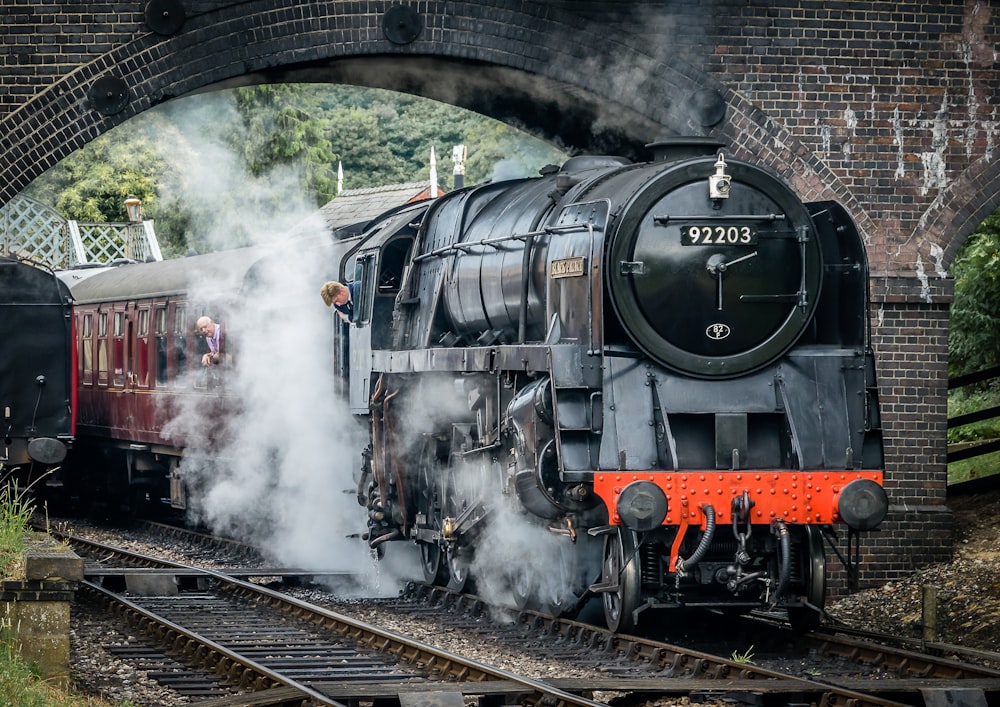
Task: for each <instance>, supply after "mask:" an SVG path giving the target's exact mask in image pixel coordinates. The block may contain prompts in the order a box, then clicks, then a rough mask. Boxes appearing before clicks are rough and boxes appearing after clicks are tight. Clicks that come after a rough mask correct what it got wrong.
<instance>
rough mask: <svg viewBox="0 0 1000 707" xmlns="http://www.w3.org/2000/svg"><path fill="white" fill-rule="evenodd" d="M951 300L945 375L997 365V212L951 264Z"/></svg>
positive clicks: (999, 248)
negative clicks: (953, 291) (952, 278)
mask: <svg viewBox="0 0 1000 707" xmlns="http://www.w3.org/2000/svg"><path fill="white" fill-rule="evenodd" d="M951 273H952V275H953V276H954V278H955V300H954V302H953V303H952V305H951V334H950V337H949V339H948V374H949V375H950V376H957V375H961V374H963V373H970V372H973V371H978V370H982V369H983V368H988V367H990V366H996V365H997V364H1000V214H997V213H994V214H992V215H990V216H989V217H987V218H986V219H985V220H984V221H983V222H982V224H980V226H979V228H978V229H977V230H976V232H975V233H974V234H973V235H972V236H971V237H970V238H969V240H968V241H966V243H965V244H964V245H963V246H962V249H961V250H960V251H959V252H958V254H957V255H956V256H955V260H954V262H952V264H951Z"/></svg>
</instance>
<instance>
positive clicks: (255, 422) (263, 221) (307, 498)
mask: <svg viewBox="0 0 1000 707" xmlns="http://www.w3.org/2000/svg"><path fill="white" fill-rule="evenodd" d="M188 101H191V104H190V105H187V102H188ZM184 102H185V104H186V105H185V106H184V110H183V111H180V110H177V111H175V112H174V116H173V121H174V122H175V123H176V124H177V125H178V129H179V131H180V132H181V133H182V134H183V135H184V136H185V138H186V140H185V144H186V147H185V148H184V149H183V152H182V154H185V155H188V156H189V157H190V160H189V164H188V166H187V168H186V174H187V178H186V181H185V183H184V185H182V188H183V189H185V190H188V192H187V193H183V194H179V195H174V196H176V197H179V198H184V199H193V200H196V201H198V202H206V201H208V200H212V199H221V201H222V202H223V203H232V202H233V201H234V200H236V201H238V202H239V208H235V209H231V210H230V209H226V210H224V211H225V213H226V220H224V221H218V220H210V221H207V222H206V223H205V224H196V225H195V226H194V228H195V229H196V230H198V232H199V236H202V235H203V236H204V237H205V239H206V241H207V243H209V244H210V245H211V247H212V248H213V249H215V250H219V249H223V248H225V247H226V246H232V245H233V242H232V240H231V239H232V238H233V237H234V236H236V237H238V240H239V241H241V242H245V240H246V239H247V236H249V237H250V240H251V241H252V242H254V243H257V244H258V245H257V246H255V249H256V250H257V251H258V252H259V254H260V256H261V258H262V259H261V260H260V261H259V262H258V265H256V266H255V267H257V268H258V271H257V272H256V273H255V275H254V280H255V284H254V287H252V288H250V289H245V290H244V292H243V293H242V294H241V296H240V298H239V300H238V301H235V302H221V301H220V300H219V298H218V280H219V278H220V274H219V273H214V274H209V275H208V276H207V277H205V278H204V280H202V281H196V282H193V283H192V286H191V291H190V293H189V296H190V301H191V302H192V303H205V304H204V306H203V307H200V306H199V307H195V308H193V309H195V310H196V311H189V313H188V314H189V319H190V320H191V326H193V324H194V320H195V319H196V318H197V317H198V316H199V315H201V314H207V315H208V316H211V317H212V318H213V320H215V321H217V322H221V324H222V326H223V333H224V336H225V341H226V350H227V352H228V353H229V354H231V356H232V360H233V365H231V366H225V367H224V369H225V370H224V371H223V373H222V380H223V386H224V389H225V392H226V394H227V395H228V396H231V398H230V400H232V401H238V405H239V408H238V410H237V411H236V412H235V413H232V414H229V415H224V416H220V415H219V414H218V413H217V411H216V410H214V409H213V408H212V403H211V399H210V397H207V396H192V399H191V401H190V402H189V403H188V404H187V406H186V408H184V409H182V410H180V411H179V412H178V414H177V415H176V417H175V418H174V419H173V420H172V422H171V423H170V425H169V426H168V427H167V429H165V431H164V436H167V437H172V436H177V437H180V438H183V439H186V440H189V442H191V448H190V449H189V450H188V452H186V453H185V457H184V459H183V461H182V464H181V473H182V475H183V477H184V479H185V482H186V484H187V485H188V488H189V494H188V502H189V514H190V517H191V519H192V520H193V521H196V522H198V523H200V524H203V525H205V526H207V527H209V528H210V529H212V530H213V531H215V532H219V533H224V534H227V535H229V536H232V537H236V538H239V539H243V540H245V541H248V542H251V543H253V544H255V545H257V546H260V547H264V548H267V549H268V551H269V552H270V553H271V554H272V555H273V557H272V559H273V561H275V562H276V563H278V564H280V565H284V566H286V567H301V568H307V569H312V570H321V569H329V570H344V571H349V572H353V573H355V574H356V575H357V576H360V577H362V578H363V579H362V582H361V586H358V587H356V588H355V589H356V590H357V591H358V593H360V594H365V595H371V594H373V593H380V594H382V595H386V596H389V595H393V594H396V593H398V591H399V590H400V589H401V587H402V584H403V581H404V580H405V579H408V578H413V577H416V578H419V577H421V575H422V571H421V569H420V566H419V564H418V554H417V550H416V548H415V546H414V545H413V544H412V543H409V542H405V541H404V542H394V543H387V544H386V548H387V549H386V553H385V558H384V559H383V560H381V561H378V562H376V561H375V560H374V559H373V557H372V554H371V552H370V550H369V549H368V547H367V544H366V543H365V542H364V541H363V540H361V539H360V538H359V537H358V536H359V535H360V534H361V533H363V532H364V531H365V530H366V527H365V518H366V517H365V509H364V508H363V507H362V506H360V505H359V504H358V502H357V499H356V492H357V479H358V475H359V473H360V465H361V451H362V450H363V449H364V448H365V447H366V446H367V441H368V437H367V429H366V428H364V427H363V426H362V423H360V422H359V421H358V420H357V419H355V418H354V417H353V416H352V415H351V414H350V411H349V410H348V408H347V401H346V400H343V399H340V398H338V397H337V395H336V393H335V391H334V387H333V374H332V369H333V359H332V351H333V330H334V327H335V326H340V320H339V319H338V318H336V316H335V315H334V314H333V312H332V310H330V309H328V308H327V307H325V306H324V304H323V302H322V300H321V298H320V297H319V288H320V285H321V284H322V283H323V282H325V281H326V280H330V279H336V277H337V272H336V269H337V266H338V263H333V262H324V261H323V260H322V259H317V258H315V257H309V256H308V255H303V254H302V253H300V252H299V251H298V248H299V247H300V246H299V243H300V242H304V241H306V240H309V239H310V237H309V236H305V237H302V241H289V240H288V238H287V236H284V235H282V234H284V233H286V232H287V231H288V230H290V227H291V226H292V225H295V232H296V233H297V234H303V233H304V232H306V231H308V230H309V229H310V228H311V229H312V233H313V236H314V237H315V238H320V237H322V228H323V227H322V224H319V223H315V224H308V223H304V222H301V215H302V214H304V213H310V212H313V211H314V208H313V207H312V206H311V205H309V204H306V203H304V202H303V200H302V197H301V195H300V194H299V193H298V190H297V189H296V188H294V185H295V184H296V180H295V179H294V176H295V175H294V173H292V172H286V173H284V174H279V175H274V174H272V175H270V176H269V177H268V178H266V179H252V178H250V177H248V176H246V175H245V174H244V173H243V172H242V170H240V169H238V168H237V160H235V159H234V158H233V156H232V155H231V154H230V153H229V152H228V151H227V150H226V149H224V148H223V147H221V146H220V145H219V144H217V143H215V142H213V141H212V140H211V139H208V138H207V137H206V136H204V135H203V133H202V128H201V126H204V125H211V124H212V123H213V121H216V120H221V119H226V117H225V115H224V114H225V113H227V112H228V111H229V108H228V107H227V104H226V102H225V99H224V98H223V97H222V96H215V95H205V96H197V97H193V98H191V99H184ZM182 116H183V117H184V118H190V119H191V124H190V125H188V124H186V122H185V121H184V120H182ZM171 149H172V150H175V155H176V154H177V150H178V148H177V146H176V145H171ZM511 170H514V171H518V170H519V166H518V165H517V164H516V162H515V161H505V162H504V163H501V164H499V165H498V166H497V175H498V176H499V175H501V174H506V173H508V172H510V171H511ZM507 176H513V175H511V174H507ZM216 194H222V196H221V197H217V196H216ZM226 195H229V196H226ZM232 195H239V197H235V196H232ZM278 205H280V206H281V208H278ZM192 375H205V372H204V371H198V372H196V373H193V374H192ZM442 392H443V390H442V389H441V388H439V387H435V388H434V389H433V390H431V391H428V390H423V391H422V392H421V391H415V392H414V391H411V395H413V396H414V398H412V399H411V403H412V405H410V406H409V408H408V409H409V410H410V411H411V412H412V413H413V415H414V416H415V417H413V418H411V419H409V420H408V421H405V422H403V423H401V425H400V426H401V427H403V428H404V430H407V431H410V432H411V434H412V436H411V438H410V439H409V440H408V441H406V442H404V445H403V446H404V448H405V449H408V450H416V449H419V445H420V435H421V434H423V433H427V432H429V431H436V430H441V429H448V421H451V420H455V419H461V417H462V416H463V415H467V414H468V406H467V401H466V400H465V398H464V396H463V394H462V393H461V391H460V390H457V389H456V390H454V391H452V393H453V394H442ZM449 401H450V405H455V404H460V408H459V409H458V410H456V409H447V408H446V407H445V406H446V405H448V404H449ZM432 404H433V405H434V406H435V407H439V408H440V409H431V407H430V406H431V405H432ZM442 426H444V427H442ZM462 471H466V472H467V473H461V474H460V477H462V478H466V479H468V480H469V482H470V483H472V484H474V485H475V486H476V490H477V491H480V492H483V493H484V496H483V497H485V498H486V499H487V500H488V501H489V502H491V504H494V505H493V508H492V510H491V514H490V522H489V523H488V524H487V526H486V528H485V530H484V531H483V533H484V534H483V536H482V537H481V538H480V543H479V549H478V550H477V551H476V553H475V556H474V558H473V559H472V565H471V568H472V573H473V576H474V577H475V578H476V588H477V590H478V591H479V592H480V593H482V594H483V595H484V596H487V597H488V598H491V599H493V600H495V601H498V602H509V601H510V598H511V595H510V584H511V581H512V580H513V579H514V577H512V575H511V568H513V567H522V568H525V569H526V570H527V572H526V574H524V573H522V577H521V579H522V580H523V581H525V582H526V583H527V586H529V587H530V589H531V590H532V591H533V592H534V593H535V594H537V595H538V596H539V597H541V598H542V599H543V600H544V601H546V602H548V603H552V604H558V603H566V602H572V601H574V600H575V596H574V595H572V594H571V593H570V589H572V588H573V587H574V585H576V588H577V589H579V588H580V585H581V584H582V585H583V586H586V584H587V583H589V582H590V581H593V580H594V579H595V575H596V571H597V568H596V567H583V566H576V565H575V564H574V563H575V562H576V559H574V558H576V557H579V556H580V553H579V552H578V549H579V546H576V547H574V545H573V543H571V542H570V540H569V539H568V538H567V537H565V536H561V535H557V534H553V533H551V532H550V531H548V530H547V529H544V528H541V527H539V526H538V525H537V523H535V522H533V521H532V519H531V518H529V517H528V516H526V515H524V514H523V513H521V512H519V511H518V510H517V509H516V508H515V507H514V506H513V505H512V504H510V503H507V502H506V500H509V499H505V498H504V494H503V489H501V488H500V482H501V480H499V479H492V480H489V481H487V480H486V479H485V478H484V477H483V475H482V473H481V470H478V469H470V470H464V469H463V470H462ZM489 483H492V484H493V486H491V487H489V488H486V489H485V491H484V490H483V488H482V486H483V484H489ZM588 541H590V539H589V538H587V537H586V536H585V535H584V536H583V537H582V538H579V539H578V543H580V544H586V543H587V542H588ZM337 589H338V590H343V587H341V586H338V587H337Z"/></svg>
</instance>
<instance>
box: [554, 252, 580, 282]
mask: <svg viewBox="0 0 1000 707" xmlns="http://www.w3.org/2000/svg"><path fill="white" fill-rule="evenodd" d="M586 264H587V259H586V258H584V257H583V256H582V255H580V256H577V257H575V258H561V259H559V260H553V261H552V265H550V266H549V275H550V276H552V277H580V276H581V275H583V271H584V268H585V266H586Z"/></svg>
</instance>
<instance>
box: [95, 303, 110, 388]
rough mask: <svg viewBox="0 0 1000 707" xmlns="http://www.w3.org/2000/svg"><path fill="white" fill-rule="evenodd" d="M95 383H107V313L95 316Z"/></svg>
mask: <svg viewBox="0 0 1000 707" xmlns="http://www.w3.org/2000/svg"><path fill="white" fill-rule="evenodd" d="M97 384H98V385H107V384H108V313H107V312H101V313H100V314H99V315H98V316H97Z"/></svg>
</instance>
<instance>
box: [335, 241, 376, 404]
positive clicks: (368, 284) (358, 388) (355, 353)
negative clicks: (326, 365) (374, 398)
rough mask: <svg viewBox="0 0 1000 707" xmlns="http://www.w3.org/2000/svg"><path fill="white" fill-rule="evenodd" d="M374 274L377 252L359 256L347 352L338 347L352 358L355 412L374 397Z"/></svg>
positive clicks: (352, 397) (348, 357)
mask: <svg viewBox="0 0 1000 707" xmlns="http://www.w3.org/2000/svg"><path fill="white" fill-rule="evenodd" d="M374 277H375V253H373V252H369V253H366V254H364V255H358V259H357V265H356V266H355V270H354V283H355V287H354V293H355V294H354V322H353V324H352V325H351V326H350V327H347V326H345V327H344V330H346V331H347V338H348V339H349V346H348V347H347V348H348V349H349V350H348V351H347V352H346V353H347V354H348V355H347V356H346V357H343V353H345V351H344V349H343V348H339V349H338V351H339V352H340V353H341V356H342V357H341V358H340V360H344V358H346V360H347V361H349V366H350V370H349V375H350V392H351V400H350V408H351V412H352V413H354V414H356V415H362V414H366V413H367V412H368V401H369V397H370V396H371V370H372V357H371V351H372V327H371V316H372V292H371V291H372V283H373V280H374Z"/></svg>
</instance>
